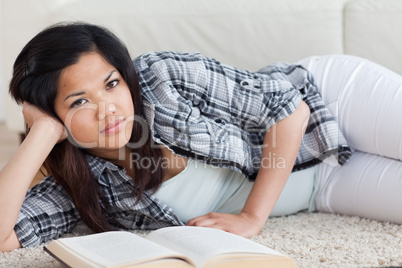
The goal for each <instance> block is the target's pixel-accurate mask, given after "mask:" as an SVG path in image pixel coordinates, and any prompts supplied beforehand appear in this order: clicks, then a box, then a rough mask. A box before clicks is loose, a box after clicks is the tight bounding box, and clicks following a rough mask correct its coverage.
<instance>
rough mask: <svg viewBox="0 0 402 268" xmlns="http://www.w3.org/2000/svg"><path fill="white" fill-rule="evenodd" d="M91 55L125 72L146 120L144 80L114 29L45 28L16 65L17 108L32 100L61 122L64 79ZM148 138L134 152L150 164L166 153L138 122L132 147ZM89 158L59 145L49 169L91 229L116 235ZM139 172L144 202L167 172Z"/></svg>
mask: <svg viewBox="0 0 402 268" xmlns="http://www.w3.org/2000/svg"><path fill="white" fill-rule="evenodd" d="M89 52H97V53H99V54H100V55H101V56H102V57H103V58H104V59H105V60H106V61H107V62H108V63H109V64H111V65H112V66H114V67H115V68H116V69H117V70H118V71H119V72H120V74H121V75H122V77H123V79H124V81H125V82H126V83H127V85H128V87H129V89H130V91H131V96H132V99H133V104H134V114H135V117H136V118H137V116H142V99H141V93H140V88H139V82H138V77H137V74H136V72H135V69H134V66H133V63H132V61H131V58H130V55H129V53H128V50H127V48H126V47H125V45H124V44H123V43H122V42H121V41H120V40H119V39H118V38H117V37H116V36H115V35H114V34H113V33H111V32H110V31H109V30H107V29H105V28H103V27H100V26H97V25H92V24H87V23H59V24H56V25H53V26H51V27H49V28H46V29H44V30H43V31H42V32H40V33H39V34H37V35H36V36H35V37H34V38H33V39H32V40H31V41H29V42H28V44H27V45H26V46H25V47H24V48H23V49H22V51H21V53H20V54H19V55H18V57H17V59H16V61H15V63H14V72H13V77H12V80H11V82H10V94H11V95H12V97H13V98H14V99H15V100H16V101H17V103H20V104H21V103H22V102H24V101H27V102H29V103H31V104H33V105H35V106H36V107H38V108H39V109H41V110H42V111H44V112H46V113H47V114H49V115H51V116H53V117H55V118H57V119H58V120H60V118H58V116H57V114H56V112H55V109H54V100H55V97H56V94H57V85H58V81H59V77H60V74H61V72H62V71H63V70H64V69H65V68H66V67H68V66H71V65H73V64H75V63H77V62H78V60H79V58H80V56H81V55H83V54H85V53H89ZM60 121H61V120H60ZM143 133H148V134H147V135H148V136H147V137H146V140H147V141H146V143H145V144H144V145H143V146H141V147H139V148H132V149H131V150H132V151H135V153H136V154H138V155H139V156H141V157H146V158H148V159H152V158H155V159H158V158H160V157H161V156H162V153H161V151H160V150H159V149H157V148H153V147H152V146H151V142H152V141H151V138H150V134H149V133H150V131H149V130H148V131H147V130H146V131H144V129H143V128H142V126H141V124H140V123H139V122H137V121H134V126H133V132H132V136H131V138H130V143H132V144H135V143H137V142H138V141H140V140H143V139H142V138H143V136H142V135H144V134H143ZM85 153H86V152H85V150H84V149H81V148H78V147H76V146H74V145H73V144H71V143H70V142H69V141H68V140H65V141H63V142H61V143H59V144H56V146H55V147H54V148H53V150H52V151H51V153H50V154H49V156H48V157H47V159H46V161H45V163H44V167H45V169H46V170H47V172H48V173H49V174H51V175H52V176H53V177H54V179H55V180H56V181H57V182H58V183H59V184H60V185H62V187H63V188H64V189H65V190H66V191H67V193H68V194H69V195H70V196H71V198H72V200H73V201H74V203H75V205H76V207H77V209H78V211H79V213H80V216H81V218H82V220H83V221H84V222H85V223H86V224H87V226H88V227H89V228H91V229H92V230H93V231H94V232H103V231H107V230H111V229H113V228H112V226H111V225H110V224H109V222H108V221H107V220H106V217H105V216H104V215H105V214H104V210H105V206H106V205H105V206H102V205H101V204H100V203H102V200H103V194H102V193H101V192H100V190H99V187H98V185H97V183H96V181H95V180H94V178H93V176H92V174H91V170H90V167H89V165H88V162H87V160H86V157H85ZM151 162H152V163H159V161H151ZM133 168H134V174H135V176H134V178H133V181H134V183H135V185H136V189H135V190H134V191H133V195H134V196H135V197H137V200H140V198H141V197H142V195H143V193H144V191H146V190H150V189H156V188H157V187H158V186H159V185H160V184H161V183H162V180H163V170H162V168H161V167H160V166H157V167H155V166H148V167H145V168H141V167H137V166H136V165H133ZM152 170H156V172H152ZM100 201H101V202H100Z"/></svg>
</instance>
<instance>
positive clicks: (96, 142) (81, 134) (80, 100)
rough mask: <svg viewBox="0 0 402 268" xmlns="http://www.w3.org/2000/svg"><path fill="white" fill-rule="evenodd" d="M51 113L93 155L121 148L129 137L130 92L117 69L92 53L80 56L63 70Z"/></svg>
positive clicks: (130, 125)
mask: <svg viewBox="0 0 402 268" xmlns="http://www.w3.org/2000/svg"><path fill="white" fill-rule="evenodd" d="M55 111H56V113H57V115H58V116H59V117H60V119H61V120H62V121H63V122H64V125H65V126H66V128H67V129H68V131H69V133H70V136H71V138H73V139H74V141H75V142H76V143H77V144H78V145H79V146H81V147H84V148H87V149H88V150H89V151H90V152H91V153H93V154H95V155H98V156H102V154H104V153H105V152H108V151H110V150H113V149H118V148H121V147H123V146H125V145H126V144H127V143H128V141H129V139H130V137H131V132H132V128H133V120H134V106H133V102H132V98H131V93H130V90H129V88H128V86H127V84H126V82H125V81H124V80H123V78H122V76H121V75H120V73H119V72H118V71H117V69H116V68H115V67H113V66H112V65H110V64H109V63H108V62H107V61H106V60H104V59H103V58H102V56H100V55H99V54H98V53H96V52H92V53H87V54H83V55H82V56H81V57H80V59H79V61H78V62H77V63H76V64H74V65H71V66H69V67H67V68H66V69H65V70H63V72H62V73H61V76H60V79H59V84H58V92H57V96H56V99H55Z"/></svg>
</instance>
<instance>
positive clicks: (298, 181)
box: [155, 159, 316, 222]
mask: <svg viewBox="0 0 402 268" xmlns="http://www.w3.org/2000/svg"><path fill="white" fill-rule="evenodd" d="M315 181H316V180H315V167H312V168H308V169H305V170H302V171H297V172H293V173H292V174H291V175H290V177H289V180H288V183H287V184H286V186H285V189H284V190H283V192H282V194H281V196H280V198H279V200H278V202H277V204H276V206H275V208H274V210H273V211H272V213H271V216H280V215H287V214H292V213H296V212H298V211H300V210H305V209H309V210H313V209H314V204H313V202H312V199H313V193H314V188H316V187H315ZM252 186H253V182H250V181H248V180H247V179H246V178H245V176H244V175H242V174H241V173H238V172H236V171H234V170H230V169H226V168H219V167H215V166H211V165H208V164H205V163H202V162H197V161H195V160H192V159H189V160H188V164H187V167H186V168H185V169H184V170H183V171H182V172H181V173H179V174H178V175H176V176H175V177H173V178H171V179H170V180H167V181H165V182H164V183H163V184H162V186H161V188H160V189H159V190H158V191H157V192H156V194H155V196H156V197H157V198H158V199H159V200H161V201H162V202H164V203H166V204H167V205H169V206H170V207H171V208H172V209H173V210H174V212H175V213H176V214H177V215H178V216H179V218H180V220H182V221H183V222H187V221H188V220H190V219H192V218H194V217H197V216H201V215H204V214H207V213H209V212H221V213H231V214H236V213H239V212H240V211H241V209H242V208H243V206H244V203H245V202H246V200H247V197H248V195H249V193H250V190H251V188H252Z"/></svg>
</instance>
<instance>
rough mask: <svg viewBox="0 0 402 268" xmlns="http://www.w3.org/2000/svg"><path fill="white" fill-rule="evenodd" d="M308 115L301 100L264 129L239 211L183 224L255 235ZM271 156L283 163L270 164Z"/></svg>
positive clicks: (280, 184)
mask: <svg viewBox="0 0 402 268" xmlns="http://www.w3.org/2000/svg"><path fill="white" fill-rule="evenodd" d="M309 115H310V112H309V108H308V106H307V105H306V104H305V103H304V102H303V101H302V102H301V103H300V105H299V107H298V109H297V110H296V111H295V112H293V113H292V114H291V115H290V116H288V117H287V118H285V119H283V120H281V121H279V122H278V123H277V124H275V125H274V126H273V127H271V129H270V130H268V131H267V133H266V134H265V137H264V149H263V152H262V161H261V167H260V169H259V172H258V175H257V178H256V181H255V182H254V185H253V188H252V189H251V192H250V195H249V197H248V198H247V201H246V203H245V205H244V207H243V210H242V211H241V213H240V214H237V215H232V214H223V213H209V214H207V215H203V216H200V217H196V218H194V219H191V220H190V221H189V222H188V223H187V225H194V226H204V227H212V228H217V229H222V230H224V231H227V232H231V233H235V234H238V235H241V236H245V237H250V236H253V235H256V234H258V233H259V232H260V231H261V229H262V227H263V226H264V224H265V222H266V220H267V219H268V216H269V214H270V213H271V211H272V209H273V208H274V206H275V203H276V201H277V200H278V198H279V196H280V194H281V192H282V189H283V188H284V186H285V184H286V181H287V179H288V177H289V175H290V173H291V171H292V168H293V165H294V163H295V160H296V157H297V154H298V152H299V148H300V144H301V141H302V138H303V135H304V132H305V128H306V125H307V122H308V118H309ZM273 157H280V158H283V159H285V161H286V165H285V166H278V167H272V165H270V163H267V162H266V161H270V159H272V158H273ZM267 166H270V168H267Z"/></svg>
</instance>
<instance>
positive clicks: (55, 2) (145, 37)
mask: <svg viewBox="0 0 402 268" xmlns="http://www.w3.org/2000/svg"><path fill="white" fill-rule="evenodd" d="M0 11H1V25H2V31H1V49H2V51H1V52H2V53H1V62H2V65H1V68H0V69H1V70H2V72H1V79H2V80H1V81H2V82H1V83H0V86H1V91H3V93H4V92H6V91H7V85H8V82H9V80H10V77H11V71H12V64H13V62H14V59H15V58H16V56H17V54H18V53H19V51H20V50H21V49H22V47H23V45H24V44H25V43H26V42H27V41H28V40H29V39H30V38H32V37H33V35H35V34H36V33H37V32H38V31H40V30H41V29H43V28H44V27H46V26H48V25H50V24H53V23H56V22H59V21H63V20H85V21H88V22H92V23H97V24H101V25H104V26H107V27H108V28H110V29H112V30H113V31H114V32H115V33H116V34H117V35H118V36H119V37H121V38H122V39H123V41H124V42H125V43H126V44H127V46H128V47H129V50H130V52H131V54H132V56H133V57H135V56H137V55H139V54H140V53H143V52H147V51H152V50H179V51H200V52H202V53H203V54H204V55H206V56H212V57H216V58H218V59H219V60H220V61H222V62H224V63H228V64H232V65H234V66H237V67H240V68H247V69H251V70H256V69H258V68H260V67H262V66H264V65H267V64H269V63H272V62H275V61H297V60H299V59H302V58H304V57H307V56H311V55H322V54H353V55H357V56H361V57H365V58H368V59H370V60H373V61H375V62H377V63H380V64H382V65H384V66H386V67H388V68H390V69H391V70H394V71H396V72H398V73H400V74H402V30H401V29H402V0H199V1H195V0H169V1H166V0H113V1H110V0H36V1H31V0H18V1H14V0H2V1H1V8H0ZM4 95H5V94H4ZM6 122H7V126H8V128H9V129H11V130H16V131H23V119H22V116H21V113H20V108H19V107H17V106H16V105H15V104H14V103H13V102H12V101H11V100H10V99H9V98H7V100H6Z"/></svg>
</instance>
